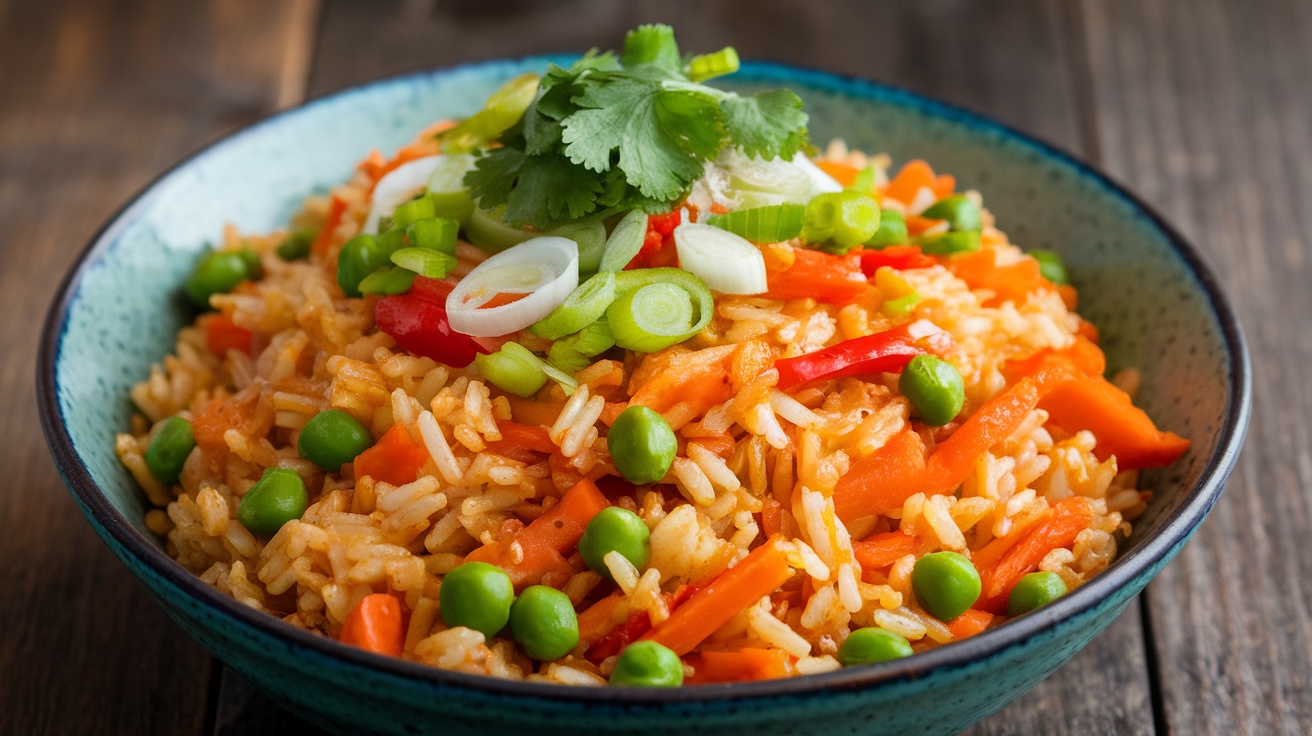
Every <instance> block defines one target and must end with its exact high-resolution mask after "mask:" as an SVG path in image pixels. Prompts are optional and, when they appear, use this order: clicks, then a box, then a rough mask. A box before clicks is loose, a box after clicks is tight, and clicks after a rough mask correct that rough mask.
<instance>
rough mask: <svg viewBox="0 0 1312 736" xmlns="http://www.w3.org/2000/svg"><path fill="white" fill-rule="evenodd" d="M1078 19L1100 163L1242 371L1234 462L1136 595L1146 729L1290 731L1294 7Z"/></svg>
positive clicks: (1302, 386) (1299, 176)
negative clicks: (1176, 251)
mask: <svg viewBox="0 0 1312 736" xmlns="http://www.w3.org/2000/svg"><path fill="white" fill-rule="evenodd" d="M1084 12H1085V17H1086V21H1087V28H1088V32H1089V47H1090V49H1091V51H1092V54H1091V71H1092V74H1093V87H1094V90H1095V92H1096V98H1095V107H1096V110H1097V125H1098V130H1099V132H1100V134H1101V136H1102V146H1103V150H1104V152H1105V153H1104V159H1105V163H1106V165H1107V168H1108V169H1109V170H1110V172H1111V173H1112V174H1113V175H1115V176H1117V177H1119V178H1121V179H1122V180H1124V181H1126V182H1128V183H1129V184H1130V185H1131V186H1132V187H1133V188H1135V189H1136V190H1137V191H1139V192H1140V193H1141V194H1143V195H1144V196H1145V197H1146V198H1147V199H1148V200H1149V201H1150V202H1154V203H1156V204H1157V205H1159V206H1160V207H1161V208H1162V210H1163V211H1164V213H1165V215H1166V216H1167V218H1168V219H1170V220H1171V221H1172V222H1174V223H1176V224H1177V225H1178V226H1179V227H1180V228H1181V229H1182V230H1183V231H1184V233H1185V234H1186V235H1187V236H1188V237H1189V238H1190V239H1191V240H1192V241H1193V242H1194V243H1195V244H1196V245H1197V246H1198V247H1199V249H1200V250H1202V251H1203V252H1204V254H1205V255H1206V257H1207V258H1208V260H1209V261H1210V262H1211V263H1212V265H1213V266H1214V267H1215V268H1216V272H1217V274H1218V275H1219V276H1220V280H1221V282H1222V284H1223V286H1224V287H1225V288H1226V291H1227V293H1228V294H1229V295H1230V296H1231V297H1232V299H1233V301H1234V303H1235V306H1236V307H1237V309H1238V311H1239V314H1240V318H1241V320H1242V321H1243V324H1244V327H1245V330H1246V332H1247V335H1248V339H1249V343H1250V349H1251V352H1252V356H1253V361H1254V375H1253V384H1254V400H1255V403H1254V407H1253V421H1252V428H1251V430H1250V432H1249V435H1248V443H1247V447H1246V449H1245V450H1244V454H1243V457H1242V458H1241V459H1240V462H1239V466H1238V468H1237V469H1236V470H1235V473H1234V476H1232V478H1231V481H1230V483H1229V486H1228V487H1227V489H1226V491H1225V494H1224V495H1223V496H1222V498H1221V501H1220V503H1219V504H1218V505H1217V507H1216V509H1215V510H1214V511H1213V512H1212V515H1211V516H1210V517H1209V519H1208V521H1207V522H1206V523H1205V524H1204V525H1203V527H1202V529H1201V530H1200V531H1199V533H1198V535H1197V536H1196V537H1195V539H1194V541H1193V542H1192V543H1190V544H1189V546H1188V547H1186V548H1185V550H1184V552H1183V553H1182V554H1181V555H1180V558H1179V559H1177V560H1176V561H1175V562H1174V563H1172V564H1171V565H1170V566H1169V567H1167V568H1166V570H1165V572H1164V573H1163V574H1162V575H1161V576H1160V577H1159V578H1158V579H1157V580H1156V581H1154V582H1153V583H1152V584H1151V585H1150V586H1149V588H1148V592H1147V593H1146V595H1147V599H1148V602H1149V605H1148V607H1147V608H1148V611H1149V612H1150V616H1151V621H1152V629H1153V631H1154V633H1155V640H1154V642H1153V643H1154V646H1155V652H1156V659H1157V661H1158V663H1159V665H1160V666H1159V672H1158V673H1157V677H1158V678H1159V680H1160V686H1161V694H1162V699H1161V712H1160V714H1159V716H1160V720H1161V723H1162V726H1163V730H1164V731H1165V732H1168V733H1176V734H1275V733H1286V734H1294V733H1307V732H1308V730H1309V728H1312V619H1310V618H1309V613H1308V612H1309V609H1310V608H1312V586H1309V584H1308V582H1307V581H1308V580H1309V579H1312V556H1309V555H1308V554H1307V553H1306V551H1305V550H1306V544H1307V537H1308V532H1309V529H1312V509H1310V508H1309V492H1310V489H1312V441H1310V440H1312V438H1310V437H1309V434H1310V428H1309V422H1308V419H1307V418H1308V416H1309V414H1310V413H1312V392H1310V391H1309V389H1308V380H1307V366H1308V364H1309V361H1312V331H1309V330H1308V328H1307V324H1306V321H1307V318H1308V316H1309V315H1312V292H1309V289H1308V286H1307V285H1308V283H1309V279H1310V278H1312V265H1310V264H1309V257H1308V244H1309V243H1312V209H1310V208H1309V207H1308V202H1309V201H1312V169H1310V168H1309V164H1310V163H1312V103H1309V96H1308V90H1309V88H1310V87H1309V72H1312V49H1310V48H1309V44H1308V39H1309V38H1312V8H1310V7H1309V6H1308V4H1307V3H1305V2H1298V1H1297V0H1293V1H1290V2H1282V1H1279V0H1274V1H1265V0H1264V1H1262V2H1252V3H1228V2H1223V1H1221V0H1180V1H1173V0H1164V1H1162V2H1151V3H1140V2H1135V1H1134V0H1089V1H1088V2H1085V3H1084ZM1223 581H1224V584H1223Z"/></svg>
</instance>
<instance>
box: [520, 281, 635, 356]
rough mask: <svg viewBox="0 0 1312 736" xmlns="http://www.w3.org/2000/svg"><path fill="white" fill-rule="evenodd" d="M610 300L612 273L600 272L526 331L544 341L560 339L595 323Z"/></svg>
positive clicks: (612, 288)
mask: <svg viewBox="0 0 1312 736" xmlns="http://www.w3.org/2000/svg"><path fill="white" fill-rule="evenodd" d="M613 301H615V274H614V273H612V272H610V271H601V272H600V273H598V274H597V275H595V276H593V277H592V278H590V279H588V280H587V281H584V282H583V283H581V284H579V285H578V287H577V288H575V289H574V291H572V292H570V295H569V296H567V297H565V301H564V302H563V303H561V305H560V306H559V307H556V308H555V309H553V310H552V311H551V313H550V314H548V315H547V316H546V317H543V318H542V319H541V320H538V321H537V322H535V323H533V324H532V325H529V328H528V331H529V332H532V333H533V334H534V335H537V336H538V337H541V338H545V339H547V340H555V339H557V338H560V337H564V336H565V335H568V334H571V333H574V332H578V331H579V330H581V329H583V328H584V327H587V326H588V325H590V324H592V323H593V322H596V321H597V320H598V319H600V318H601V316H602V315H603V314H605V313H606V308H607V307H609V306H610V304H611V302H613Z"/></svg>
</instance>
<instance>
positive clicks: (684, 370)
mask: <svg viewBox="0 0 1312 736" xmlns="http://www.w3.org/2000/svg"><path fill="white" fill-rule="evenodd" d="M736 351H737V348H736V347H735V346H733V345H722V346H720V347H714V348H706V349H705V350H665V351H662V352H660V353H654V354H650V355H648V356H646V357H644V358H643V360H642V363H641V364H640V365H639V366H638V368H637V370H635V371H634V372H633V376H632V377H631V378H630V380H629V383H630V386H631V387H636V390H635V391H634V393H633V396H632V398H630V399H629V405H630V406H646V407H650V408H652V409H655V410H656V411H658V412H663V411H665V410H666V409H669V408H670V407H671V406H674V405H675V404H677V403H679V402H687V403H689V404H691V405H693V406H694V407H695V408H696V409H698V413H699V414H700V413H702V412H705V411H706V410H707V409H709V408H711V407H712V406H715V405H716V404H722V403H724V402H726V401H728V400H729V397H730V396H732V395H733V389H732V385H731V384H730V380H729V370H730V361H731V360H732V359H733V355H734V353H735V352H736ZM631 390H632V388H631Z"/></svg>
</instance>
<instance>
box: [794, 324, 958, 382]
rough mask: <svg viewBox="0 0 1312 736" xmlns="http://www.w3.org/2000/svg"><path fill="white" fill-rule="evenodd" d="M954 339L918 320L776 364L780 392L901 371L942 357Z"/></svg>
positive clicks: (936, 327) (931, 325) (934, 326)
mask: <svg viewBox="0 0 1312 736" xmlns="http://www.w3.org/2000/svg"><path fill="white" fill-rule="evenodd" d="M952 345H953V340H952V336H951V335H949V334H948V333H947V332H946V331H944V330H943V329H942V328H940V327H939V326H938V325H935V324H934V323H933V322H930V321H928V320H923V319H922V320H916V321H915V322H910V323H908V324H905V325H899V326H898V327H894V328H893V329H891V330H885V331H883V332H876V333H875V334H873V335H866V336H865V337H856V338H852V339H851V340H844V341H843V342H840V343H838V344H837V345H833V346H831V347H827V348H824V349H822V350H817V351H816V352H814V353H807V354H806V355H799V356H797V357H796V358H783V359H781V360H776V361H775V362H774V367H775V368H776V369H778V370H779V388H781V389H784V388H791V387H793V386H798V385H801V384H803V383H807V382H808V381H814V380H817V379H820V378H844V377H847V376H859V375H863V374H868V373H887V372H895V371H900V370H902V369H903V368H905V367H906V365H907V363H910V362H911V359H912V358H914V357H916V356H917V355H924V354H925V353H935V354H942V353H945V352H947V351H948V350H949V349H951V348H952Z"/></svg>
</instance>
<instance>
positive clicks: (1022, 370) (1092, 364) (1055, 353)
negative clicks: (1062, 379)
mask: <svg viewBox="0 0 1312 736" xmlns="http://www.w3.org/2000/svg"><path fill="white" fill-rule="evenodd" d="M1061 361H1069V366H1070V368H1071V369H1072V371H1071V376H1070V377H1071V378H1076V377H1078V376H1079V375H1080V374H1083V375H1086V376H1101V375H1102V374H1103V371H1105V370H1107V357H1106V356H1105V355H1103V352H1102V348H1100V347H1098V346H1097V345H1096V344H1095V343H1094V342H1093V341H1091V340H1089V339H1088V338H1087V337H1085V336H1083V335H1079V334H1077V335H1076V336H1075V340H1074V341H1073V342H1072V343H1071V344H1070V346H1069V347H1066V348H1062V349H1061V350H1040V351H1039V352H1037V353H1035V354H1034V355H1031V356H1030V357H1028V358H1024V359H1021V360H1009V361H1007V364H1006V365H1005V366H1004V367H1003V373H1004V374H1005V375H1006V376H1007V377H1009V378H1011V379H1012V380H1018V379H1020V378H1023V377H1024V376H1032V375H1035V374H1037V373H1038V372H1039V371H1040V370H1041V369H1042V368H1043V367H1044V366H1045V365H1047V364H1051V363H1054V362H1061Z"/></svg>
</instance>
